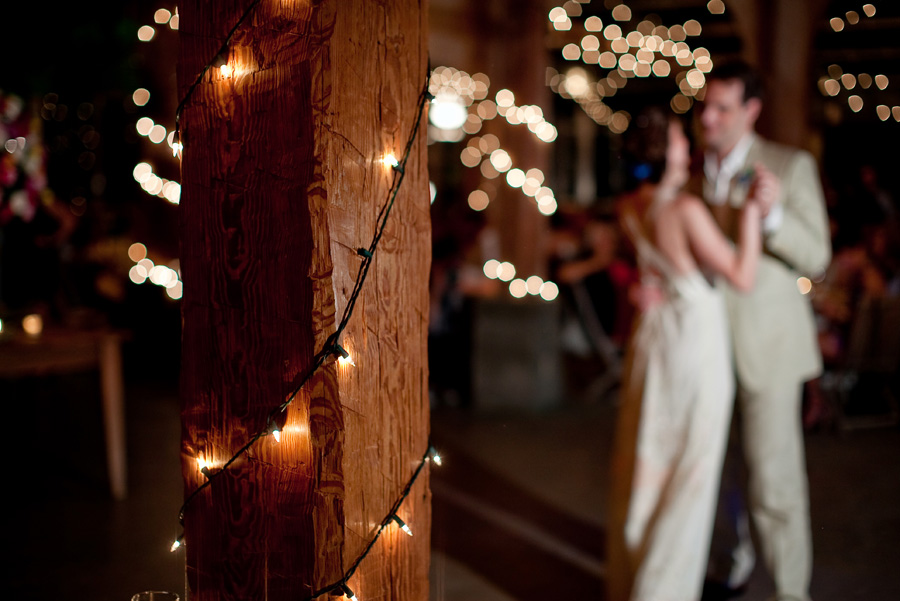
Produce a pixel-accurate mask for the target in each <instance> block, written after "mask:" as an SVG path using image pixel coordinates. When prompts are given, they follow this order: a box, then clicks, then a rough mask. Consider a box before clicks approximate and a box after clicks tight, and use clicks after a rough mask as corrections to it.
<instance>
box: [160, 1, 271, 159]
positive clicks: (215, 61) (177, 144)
mask: <svg viewBox="0 0 900 601" xmlns="http://www.w3.org/2000/svg"><path fill="white" fill-rule="evenodd" d="M258 4H259V0H253V2H251V3H250V4H249V5H248V6H247V8H246V9H245V10H244V13H243V14H242V15H241V17H240V18H239V19H238V20H237V21H236V22H235V24H234V26H233V27H232V28H231V30H230V31H229V32H228V35H227V36H225V41H224V42H222V45H221V46H220V47H219V51H218V52H216V55H215V56H214V57H213V58H212V60H210V61H209V62H207V63H206V65H204V66H203V68H202V69H201V70H200V73H198V74H197V77H196V79H194V83H192V84H191V85H190V87H189V88H188V89H187V92H185V94H184V97H183V98H182V99H181V102H179V103H178V107H177V108H176V109H175V129H174V133H173V136H172V149H173V151H174V152H175V153H176V154H177V153H178V150H179V149H180V148H182V144H181V112H182V111H183V110H184V107H185V106H186V105H187V103H188V100H190V99H191V96H193V94H194V90H196V89H197V86H199V85H200V82H202V81H203V77H204V76H205V75H206V72H207V71H209V70H210V69H212V68H213V67H217V66H220V65H222V64H224V63H225V62H226V60H227V56H228V47H229V46H230V45H231V40H232V38H234V34H235V33H236V32H237V30H238V27H240V26H241V24H242V23H243V22H244V21H246V20H247V17H249V16H250V15H251V14H252V13H253V9H255V8H256V7H257V5H258Z"/></svg>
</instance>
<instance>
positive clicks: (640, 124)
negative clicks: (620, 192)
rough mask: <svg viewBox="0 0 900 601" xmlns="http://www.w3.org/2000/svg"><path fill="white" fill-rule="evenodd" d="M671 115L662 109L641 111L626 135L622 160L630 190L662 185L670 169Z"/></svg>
mask: <svg viewBox="0 0 900 601" xmlns="http://www.w3.org/2000/svg"><path fill="white" fill-rule="evenodd" d="M674 118H675V117H674V115H673V114H672V112H671V111H668V110H664V109H662V108H660V107H658V106H651V107H648V108H645V109H643V110H641V111H640V112H639V113H638V114H637V115H636V116H635V117H634V118H633V119H632V120H631V124H630V125H629V126H628V129H627V130H625V133H624V134H623V145H622V151H623V152H622V158H623V159H624V163H625V187H626V188H627V189H629V190H631V189H634V188H636V187H638V186H639V185H640V184H642V183H644V182H647V183H651V184H658V183H659V181H660V180H661V179H662V175H663V171H665V169H666V149H667V148H668V146H669V123H670V122H671V121H672V119H674Z"/></svg>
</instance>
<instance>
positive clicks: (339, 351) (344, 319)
mask: <svg viewBox="0 0 900 601" xmlns="http://www.w3.org/2000/svg"><path fill="white" fill-rule="evenodd" d="M428 97H429V93H428V89H427V80H426V84H425V87H424V88H423V89H422V92H421V94H420V95H419V100H418V105H417V108H416V119H415V124H414V125H413V129H412V133H411V135H410V138H409V140H408V141H407V145H406V148H405V150H404V153H403V158H402V159H400V160H399V161H397V159H396V158H394V157H393V156H392V155H389V156H388V157H386V158H385V159H384V162H385V164H388V165H390V166H391V167H392V168H393V170H394V173H395V177H394V180H393V183H392V185H391V188H390V191H389V193H388V200H387V201H386V202H385V203H384V204H383V205H382V207H381V209H380V210H379V213H378V216H377V218H376V227H375V234H374V236H373V238H372V242H371V243H370V244H369V246H368V248H360V249H359V250H358V251H357V252H358V254H359V255H360V256H361V257H362V262H361V264H360V267H359V271H358V273H357V277H356V281H355V284H354V287H353V291H352V293H351V294H350V297H349V299H348V301H347V306H346V307H345V308H344V313H343V315H342V316H341V320H340V322H339V323H338V325H337V327H336V328H335V331H334V332H333V333H332V334H331V335H330V336H329V337H328V338H327V339H326V341H325V343H324V344H323V346H322V349H321V350H320V351H319V352H318V353H317V354H316V355H315V357H313V361H312V363H311V365H310V367H309V368H308V369H307V371H306V373H305V375H304V377H303V378H301V380H300V383H299V384H297V386H295V387H294V389H293V390H292V391H291V393H290V394H289V395H288V397H287V399H286V400H285V401H284V402H282V403H281V404H280V405H278V406H277V407H275V408H274V409H272V411H270V412H269V414H268V416H267V417H266V425H265V427H264V428H262V429H261V430H259V431H258V432H257V433H256V434H255V435H254V436H253V437H251V438H250V440H248V441H247V443H246V444H244V446H242V447H241V448H240V449H239V450H238V451H237V452H236V453H235V454H234V455H233V456H232V457H231V458H230V459H229V460H228V461H226V462H225V463H224V464H222V466H221V467H220V468H219V469H217V470H216V471H212V470H210V469H208V468H206V469H205V471H204V473H205V474H206V476H207V479H206V482H204V483H203V484H201V485H200V486H199V487H198V488H197V489H195V490H194V491H193V492H192V493H191V494H190V495H188V496H187V498H186V499H185V501H184V504H183V505H182V506H181V509H180V511H179V514H178V520H179V523H180V524H181V525H182V526H183V525H184V512H185V510H186V509H187V507H188V506H189V505H190V504H191V502H192V501H193V500H194V499H195V498H196V497H197V495H198V494H200V493H201V492H202V491H203V490H204V489H205V488H207V487H208V486H210V485H211V484H212V482H213V481H214V480H215V479H216V478H217V477H218V476H219V475H221V474H222V473H223V472H224V471H225V470H227V469H228V468H229V467H230V466H231V464H233V463H234V462H235V461H236V460H237V459H238V458H239V457H240V456H241V455H243V454H244V453H246V452H247V451H248V450H249V449H250V447H252V446H253V444H254V443H255V442H256V441H257V440H259V439H260V438H262V437H263V436H266V435H268V434H272V433H273V431H274V428H275V418H276V417H277V416H278V415H279V414H280V413H282V412H284V411H285V410H286V409H287V408H288V406H289V405H290V404H291V403H292V402H293V401H294V399H295V398H296V396H297V394H298V393H299V392H300V390H301V389H302V388H303V387H304V386H305V385H306V384H307V382H308V381H309V379H310V378H312V376H313V375H314V374H315V373H316V372H317V371H318V370H319V368H320V367H321V366H322V365H323V364H324V363H325V360H326V359H327V358H329V357H332V356H335V357H337V356H340V357H344V358H346V357H348V356H349V353H347V351H346V350H345V349H344V348H342V347H341V345H340V344H339V342H338V341H339V340H340V337H341V334H342V333H343V331H344V329H345V328H346V327H347V324H348V322H349V321H350V317H351V315H352V314H353V309H354V308H355V306H356V301H357V299H358V298H359V295H360V294H361V292H362V287H363V284H364V283H365V280H366V277H367V276H368V273H369V267H370V266H371V264H372V261H373V260H374V257H375V251H376V250H377V247H378V243H379V241H380V240H381V237H382V235H383V234H384V229H385V227H386V226H387V220H388V217H389V216H390V213H391V209H392V208H393V206H394V203H395V201H396V198H397V194H398V193H399V190H400V184H402V182H403V178H404V176H405V174H406V163H407V161H408V160H409V155H410V153H411V151H412V146H413V142H414V141H415V139H416V136H417V134H418V130H419V123H420V121H421V115H422V111H423V109H424V106H425V102H426V100H427V98H428ZM183 536H184V535H183V534H182V536H180V537H179V538H178V539H177V540H176V541H175V543H174V544H173V546H172V549H173V550H174V549H177V548H178V547H179V546H181V541H182V539H183Z"/></svg>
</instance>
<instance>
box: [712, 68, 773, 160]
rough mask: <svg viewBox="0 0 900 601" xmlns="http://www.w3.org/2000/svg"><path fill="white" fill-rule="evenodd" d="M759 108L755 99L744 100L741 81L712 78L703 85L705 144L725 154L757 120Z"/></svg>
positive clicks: (758, 103)
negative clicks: (704, 94) (704, 86)
mask: <svg viewBox="0 0 900 601" xmlns="http://www.w3.org/2000/svg"><path fill="white" fill-rule="evenodd" d="M760 108H761V104H760V100H759V99H758V98H750V99H749V100H747V101H746V102H745V101H744V83H743V82H742V81H740V80H737V79H727V80H719V79H714V80H712V81H710V82H709V84H708V85H707V86H706V96H705V98H704V100H703V108H702V111H701V114H700V123H701V125H702V126H703V139H704V141H705V142H706V147H707V148H708V149H709V150H712V151H714V152H716V153H718V154H719V155H720V156H724V155H725V154H728V152H729V151H731V149H732V148H734V146H735V144H737V143H738V141H740V139H741V138H742V137H743V136H744V134H746V133H748V132H750V131H751V130H752V129H753V126H754V124H755V123H756V118H757V117H758V116H759V110H760Z"/></svg>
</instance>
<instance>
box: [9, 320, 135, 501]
mask: <svg viewBox="0 0 900 601" xmlns="http://www.w3.org/2000/svg"><path fill="white" fill-rule="evenodd" d="M123 338H124V335H123V334H122V333H121V332H116V331H113V330H74V329H45V330H44V331H43V332H42V333H41V334H40V335H39V336H29V335H27V334H24V333H22V332H14V333H4V334H2V336H0V378H2V379H16V378H23V377H33V376H46V375H56V374H67V373H77V372H82V371H88V370H93V369H98V368H99V372H100V391H101V397H102V399H101V400H102V403H103V426H104V433H105V438H106V463H107V470H108V473H109V487H110V492H111V493H112V496H113V498H115V499H124V498H125V497H126V496H127V495H128V486H127V467H128V466H127V460H126V452H125V407H124V405H125V394H124V385H123V379H122V352H121V343H122V340H123Z"/></svg>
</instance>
